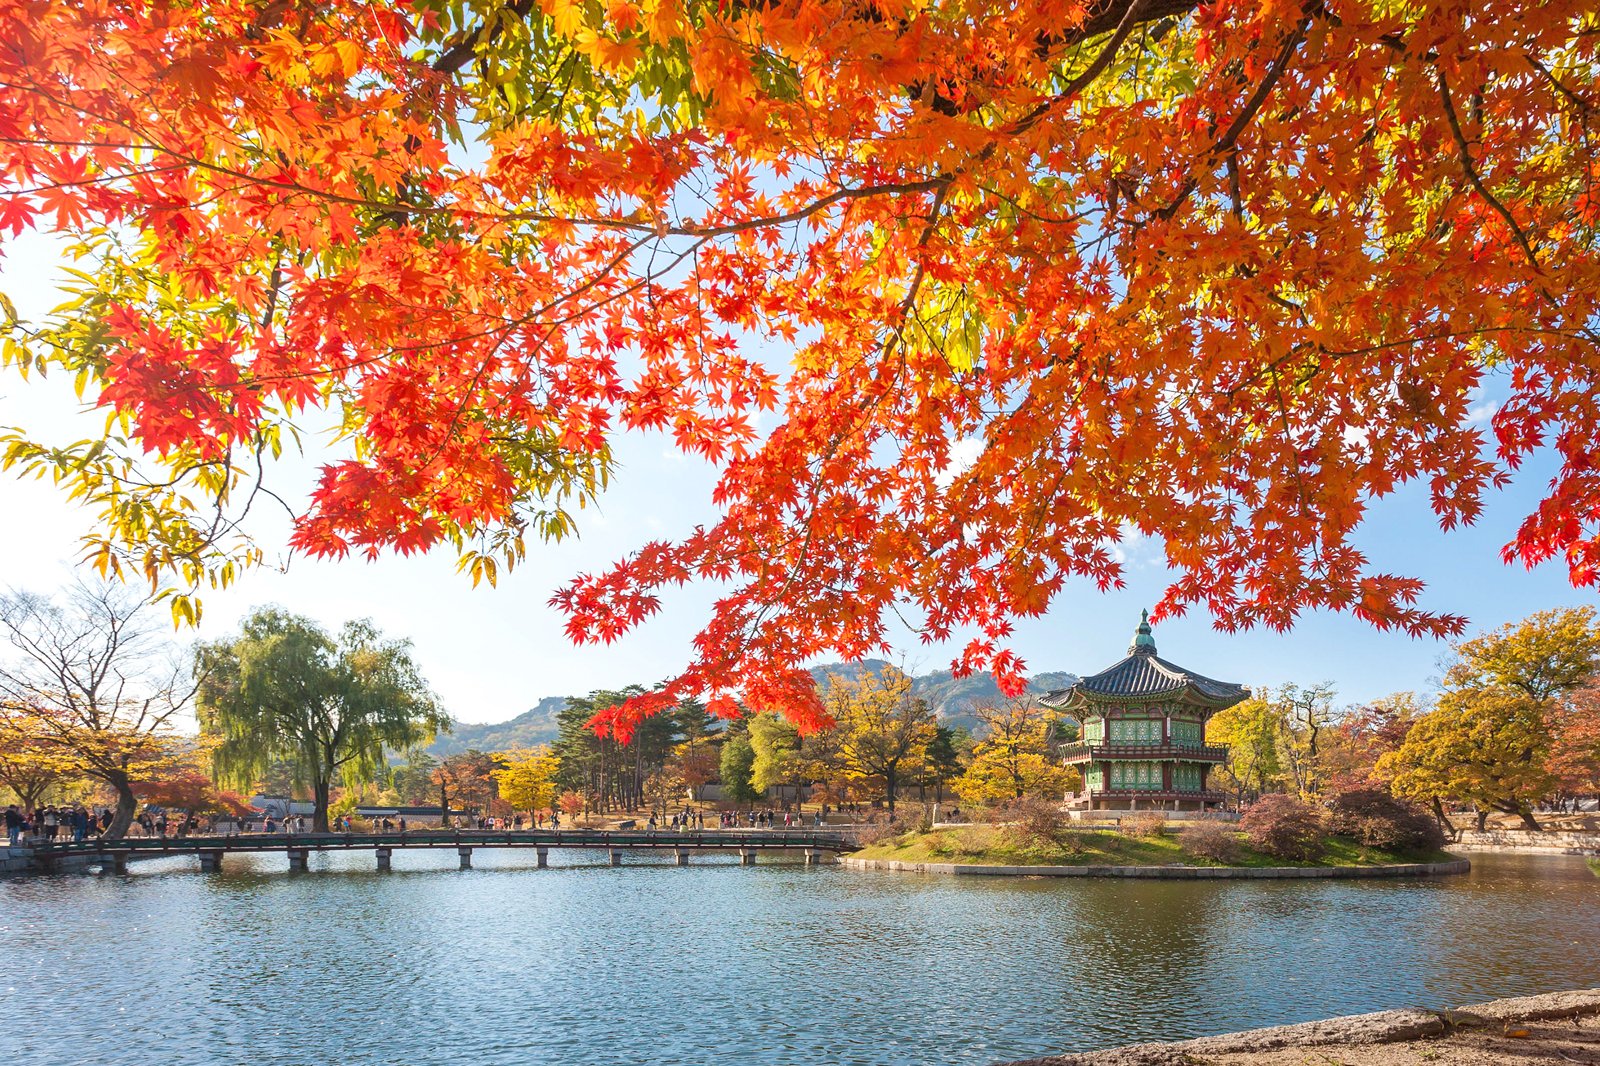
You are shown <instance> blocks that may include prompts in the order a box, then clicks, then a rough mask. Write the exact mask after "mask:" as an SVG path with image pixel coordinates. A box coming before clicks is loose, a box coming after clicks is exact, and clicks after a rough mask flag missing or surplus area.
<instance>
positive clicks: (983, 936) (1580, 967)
mask: <svg viewBox="0 0 1600 1066" xmlns="http://www.w3.org/2000/svg"><path fill="white" fill-rule="evenodd" d="M531 858H532V857H531V856H525V855H523V854H521V853H503V852H492V851H484V850H480V851H478V852H477V853H476V854H475V855H474V856H473V861H474V863H475V865H476V866H477V869H474V870H471V871H458V870H456V869H455V868H454V867H455V865H456V856H455V853H454V851H452V850H440V851H437V852H407V851H402V852H397V853H396V854H395V857H394V865H395V870H394V872H393V873H391V874H387V875H379V874H377V873H375V872H374V871H373V870H372V869H371V863H372V857H371V855H369V854H364V853H353V854H330V855H315V856H313V857H312V861H311V867H312V869H311V871H310V872H309V873H307V874H305V875H296V876H289V875H287V874H286V873H284V872H283V865H284V864H283V859H282V857H281V856H277V855H257V856H237V857H230V859H229V862H228V866H227V870H226V871H225V872H224V873H222V874H220V875H201V874H199V873H197V872H194V871H193V870H192V869H191V866H192V863H191V861H190V860H184V859H173V860H159V861H154V862H150V863H145V864H139V865H136V866H135V867H134V869H135V872H134V874H133V875H131V876H129V877H59V878H31V879H18V880H10V881H0V987H4V988H7V989H10V990H11V991H8V992H7V993H6V1001H7V1002H8V1004H13V1005H19V1006H21V1007H22V1009H23V1010H24V1011H26V1012H33V1011H34V1008H35V1007H37V1006H38V1005H41V1004H44V1005H49V1006H47V1007H45V1008H44V1009H43V1010H42V1011H39V1012H37V1014H35V1015H34V1016H37V1017H41V1018H48V1019H49V1021H48V1023H47V1024H46V1025H43V1026H18V1025H10V1026H7V1027H5V1028H3V1029H0V1061H4V1062H8V1063H12V1064H16V1066H35V1064H38V1066H56V1064H63V1066H64V1064H68V1063H71V1064H76V1063H81V1062H86V1061H97V1062H105V1063H116V1064H128V1066H142V1064H145V1063H149V1064H160V1066H169V1064H171V1066H188V1064H205V1066H211V1064H219V1063H231V1064H240V1066H301V1064H310V1063H317V1064H323V1063H330V1064H332V1063H337V1064H340V1066H369V1064H370V1066H378V1064H391V1063H392V1064H396V1066H401V1064H404V1066H420V1064H429V1063H440V1064H457V1063H461V1064H471V1066H496V1064H502V1063H505V1064H511V1063H519V1064H520V1063H553V1064H554V1063H559V1064H561V1066H587V1064H595V1066H602V1064H603V1066H613V1064H616V1063H621V1062H629V1063H651V1064H661V1066H679V1064H683V1066H688V1064H695V1066H701V1064H704V1063H707V1062H723V1063H738V1064H740V1066H792V1064H795V1063H810V1062H827V1063H838V1064H841V1066H868V1064H870V1066H910V1064H923V1063H926V1064H933V1063H940V1064H944V1063H989V1062H994V1061H997V1060H1001V1059H1011V1058H1019V1057H1023V1056H1028V1055H1035V1054H1042V1053H1046V1052H1052V1051H1062V1050H1075V1049H1082V1048H1087V1047H1098V1046H1105V1045H1108V1044H1115V1043H1123V1042H1128V1041H1136V1040H1151V1039H1170V1038H1176V1037H1182V1036H1193V1035H1200V1034H1204V1033H1212V1032H1225V1031H1228V1030H1232V1029H1238V1028H1244V1027H1248V1026H1253V1025H1265V1024H1274V1023H1280V1022H1289V1021H1298V1020H1304V1019H1307V1018H1314V1017H1324V1016H1327V1015H1331V1014H1340V1013H1352V1012H1358V1011H1365V1010H1376V1009H1381V1008H1385V1007H1394V1006H1403V1005H1407V1004H1412V1003H1418V1004H1427V1005H1441V1004H1449V1003H1461V1002H1468V1001H1471V1000H1474V999H1482V998H1491V997H1494V996H1500V995H1520V994H1528V993H1534V992H1541V991H1550V990H1554V989H1558V988H1566V987H1579V986H1587V985H1594V984H1597V983H1600V961H1597V959H1600V881H1596V880H1594V879H1593V878H1592V877H1591V876H1590V875H1589V873H1588V871H1587V870H1586V869H1585V868H1584V867H1583V864H1582V863H1581V862H1579V861H1577V860H1568V859H1559V858H1545V857H1531V856H1530V857H1522V856H1482V857H1475V858H1474V860H1473V861H1474V864H1475V870H1474V872H1473V874H1472V875H1470V876H1468V877H1457V878H1444V879H1436V880H1421V881H1405V882H1387V881H1371V882H1344V881H1340V882H1298V881H1285V882H1251V881H1235V882H1194V883H1190V882H1162V881H1081V880H1072V881H1064V882H1063V881H1048V880H998V879H996V880H977V879H967V878H962V879H959V880H958V879H953V878H937V877H916V876H906V875H893V874H870V873H861V872H855V871H849V870H842V869H838V868H822V869H804V868H801V867H798V866H790V865H769V864H766V863H763V864H762V866H760V867H758V868H757V869H754V870H751V869H745V868H742V867H740V866H738V865H737V864H736V863H734V862H731V861H726V860H723V861H715V860H709V859H707V860H699V859H697V861H696V865H694V866H691V867H689V868H688V869H680V868H677V867H673V866H671V865H664V864H661V863H660V861H659V860H651V859H649V858H646V857H643V856H640V857H637V858H631V860H630V861H633V862H635V863H636V864H637V865H635V866H634V867H632V868H623V869H612V868H610V867H608V866H604V865H597V864H595V858H596V856H594V855H585V854H576V855H574V854H566V853H553V854H552V856H551V861H552V867H553V868H552V869H550V870H544V871H540V870H536V869H533V868H532V862H531ZM58 1004H59V1005H61V1006H60V1007H59V1009H58V1007H57V1006H56V1005H58ZM71 1004H79V1005H82V1009H72V1008H71V1006H70V1005H71Z"/></svg>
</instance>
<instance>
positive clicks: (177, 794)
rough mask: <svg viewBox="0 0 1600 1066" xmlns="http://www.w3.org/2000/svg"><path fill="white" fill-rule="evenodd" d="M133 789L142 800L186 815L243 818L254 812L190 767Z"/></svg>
mask: <svg viewBox="0 0 1600 1066" xmlns="http://www.w3.org/2000/svg"><path fill="white" fill-rule="evenodd" d="M134 792H135V793H136V794H137V795H138V797H139V798H140V799H141V800H143V801H144V802H145V803H148V804H151V805H153V806H156V807H166V808H171V809H175V810H181V811H187V812H188V813H190V814H225V815H230V816H232V817H235V818H247V817H249V816H250V815H252V814H254V813H255V810H254V808H252V807H251V806H250V801H249V800H247V799H246V798H245V797H243V796H241V795H240V794H239V793H237V792H233V791H230V790H228V789H221V788H218V787H217V786H216V783H215V782H214V781H212V779H211V775H210V774H208V773H206V772H205V771H204V770H200V769H198V768H195V767H193V766H190V767H182V768H179V769H177V770H176V771H175V772H173V773H171V774H167V775H164V776H162V777H159V778H156V779H154V780H150V781H144V782H141V783H140V784H139V785H137V786H135V788H134Z"/></svg>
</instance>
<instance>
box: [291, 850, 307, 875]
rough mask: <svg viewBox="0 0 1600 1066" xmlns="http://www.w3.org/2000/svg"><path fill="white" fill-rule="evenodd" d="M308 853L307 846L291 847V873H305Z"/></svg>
mask: <svg viewBox="0 0 1600 1066" xmlns="http://www.w3.org/2000/svg"><path fill="white" fill-rule="evenodd" d="M308 854H309V851H308V850H307V849H306V848H290V849H289V872H290V873H304V872H305V869H306V856H307V855H308Z"/></svg>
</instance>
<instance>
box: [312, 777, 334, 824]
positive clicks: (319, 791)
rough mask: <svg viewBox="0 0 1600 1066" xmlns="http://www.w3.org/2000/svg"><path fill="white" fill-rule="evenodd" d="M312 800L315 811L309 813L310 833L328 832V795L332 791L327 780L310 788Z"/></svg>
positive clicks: (322, 780)
mask: <svg viewBox="0 0 1600 1066" xmlns="http://www.w3.org/2000/svg"><path fill="white" fill-rule="evenodd" d="M312 789H313V793H312V798H313V799H314V800H315V801H316V809H315V810H313V811H312V812H311V831H312V832H313V833H326V832H328V831H329V830H328V794H329V793H330V792H331V791H332V790H333V787H332V785H330V784H329V782H328V779H327V778H322V779H321V780H319V781H317V782H316V784H315V785H313V786H312Z"/></svg>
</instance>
